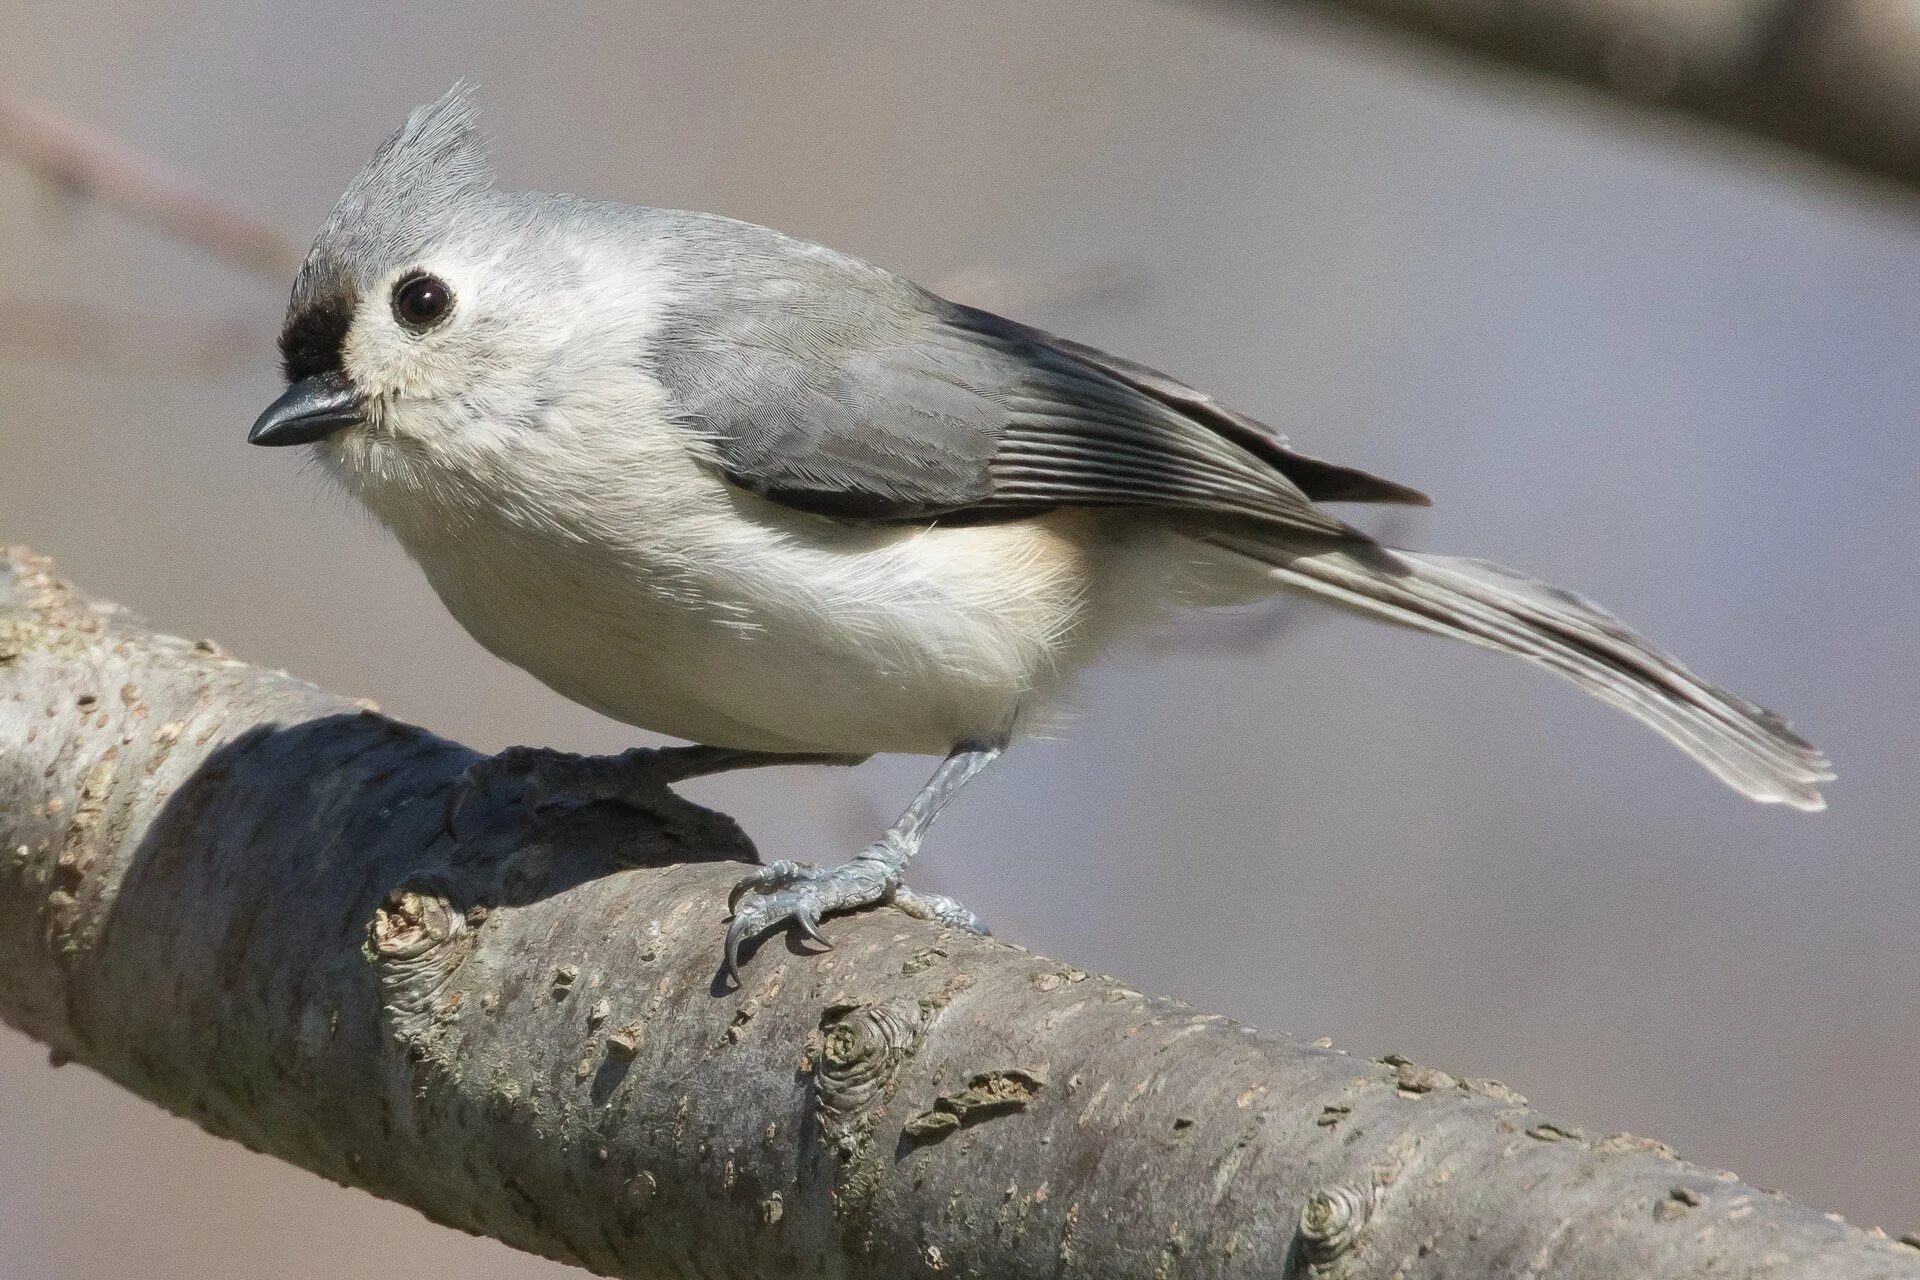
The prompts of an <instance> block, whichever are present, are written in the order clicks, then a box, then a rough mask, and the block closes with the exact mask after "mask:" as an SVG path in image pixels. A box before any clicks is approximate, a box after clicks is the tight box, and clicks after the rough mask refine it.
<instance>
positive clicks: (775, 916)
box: [727, 842, 987, 983]
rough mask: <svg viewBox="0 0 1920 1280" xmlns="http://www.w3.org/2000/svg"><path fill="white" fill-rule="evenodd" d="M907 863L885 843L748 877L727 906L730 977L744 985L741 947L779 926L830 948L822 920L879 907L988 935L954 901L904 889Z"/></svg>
mask: <svg viewBox="0 0 1920 1280" xmlns="http://www.w3.org/2000/svg"><path fill="white" fill-rule="evenodd" d="M905 861H906V859H905V858H904V857H902V856H901V854H900V851H899V850H897V849H895V848H893V847H892V846H890V845H888V844H886V843H884V842H883V843H881V844H877V845H875V846H873V847H872V848H870V849H868V850H867V851H866V852H864V853H862V854H861V855H860V856H859V857H857V858H854V859H853V860H852V861H851V862H846V863H842V864H841V865H840V866H837V867H815V866H810V865H808V864H807V863H804V862H788V861H786V860H785V859H784V858H783V859H781V860H780V861H778V862H772V863H769V864H767V865H766V866H764V867H761V868H760V869H759V870H758V871H755V872H754V873H753V874H752V875H750V876H747V877H746V878H745V879H743V880H741V881H740V882H739V883H738V884H736V885H734V887H733V893H732V896H731V897H730V898H729V899H728V904H727V905H728V906H729V908H730V909H731V910H732V911H733V920H732V922H731V923H729V924H728V925H727V973H728V975H729V976H730V977H732V979H733V980H734V982H735V983H738V982H739V981H740V947H741V945H742V944H743V943H745V942H746V941H747V939H749V938H752V937H755V936H756V935H758V934H761V933H764V932H765V931H766V930H768V929H771V928H774V927H775V926H777V925H792V926H793V927H794V928H795V929H797V930H799V931H800V933H801V935H802V936H804V937H806V938H807V939H808V940H810V941H813V942H817V943H819V944H820V945H821V946H823V947H831V946H832V945H833V944H832V943H830V942H828V941H827V940H826V939H825V938H823V937H821V936H820V921H821V919H822V918H823V917H825V916H827V915H830V914H832V913H833V912H836V911H856V910H858V909H860V908H861V907H869V906H873V905H875V904H890V905H892V906H895V907H898V908H899V909H900V910H902V911H904V912H906V913H907V914H908V915H910V916H913V917H914V918H916V919H919V920H931V921H934V922H936V923H939V924H944V925H948V926H950V927H952V928H956V929H965V930H967V931H969V932H971V933H985V932H987V927H986V926H985V925H984V924H982V923H980V917H978V916H976V915H974V914H973V912H971V911H969V910H968V909H967V908H966V907H964V906H962V905H961V904H960V903H958V902H956V901H954V900H953V899H952V898H949V897H947V896H946V895H945V894H939V893H917V892H915V891H914V890H912V889H909V888H908V887H907V886H906V885H905V884H904V883H902V882H901V879H900V872H899V866H900V864H901V863H903V862H905ZM749 895H751V897H749ZM742 899H747V900H746V901H744V902H743V901H742Z"/></svg>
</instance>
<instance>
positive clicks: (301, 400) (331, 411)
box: [247, 373, 367, 445]
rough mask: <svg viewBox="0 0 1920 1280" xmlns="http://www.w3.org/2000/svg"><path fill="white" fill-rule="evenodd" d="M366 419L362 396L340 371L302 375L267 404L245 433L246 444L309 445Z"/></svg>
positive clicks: (365, 406)
mask: <svg viewBox="0 0 1920 1280" xmlns="http://www.w3.org/2000/svg"><path fill="white" fill-rule="evenodd" d="M366 420H367V402H366V397H364V396H362V395H361V394H360V393H359V392H358V391H356V390H354V387H353V384H352V383H351V382H349V381H348V380H347V377H346V375H345V374H343V373H320V374H315V375H314V376H313V377H311V378H302V379H300V381H298V382H296V383H294V384H293V385H292V386H290V387H288V388H287V390H286V394H284V395H282V396H281V397H280V398H279V399H278V400H275V401H274V402H273V403H272V404H270V405H268V406H267V411H266V412H265V413H263V414H261V415H260V417H259V418H258V419H256V420H255V422H254V424H253V430H251V431H249V432H247V443H248V444H265V445H283V444H309V443H311V442H312V441H315V440H324V439H326V438H327V437H328V436H330V435H332V434H333V433H334V432H336V431H341V430H344V429H346V428H347V427H357V426H359V425H360V424H362V423H364V422H365V421H366Z"/></svg>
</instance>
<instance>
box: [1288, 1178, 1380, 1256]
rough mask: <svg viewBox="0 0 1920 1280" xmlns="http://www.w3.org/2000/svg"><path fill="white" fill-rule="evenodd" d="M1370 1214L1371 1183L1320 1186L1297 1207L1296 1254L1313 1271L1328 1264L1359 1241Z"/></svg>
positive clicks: (1371, 1211)
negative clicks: (1363, 1185)
mask: <svg viewBox="0 0 1920 1280" xmlns="http://www.w3.org/2000/svg"><path fill="white" fill-rule="evenodd" d="M1372 1214H1373V1189H1372V1188H1371V1187H1366V1188H1361V1187H1352V1186H1345V1185H1337V1186H1332V1187H1321V1188H1320V1189H1319V1190H1317V1191H1315V1192H1314V1193H1313V1194H1312V1195H1310V1196H1308V1197H1307V1202H1306V1204H1304V1205H1302V1206H1301V1208H1300V1227H1299V1241H1300V1256H1301V1257H1302V1258H1304V1259H1305V1260H1306V1263H1307V1266H1308V1267H1309V1268H1311V1269H1313V1270H1316V1271H1320V1270H1324V1269H1326V1268H1328V1267H1330V1266H1332V1265H1333V1264H1334V1263H1335V1262H1338V1261H1339V1260H1340V1258H1341V1257H1342V1256H1344V1255H1345V1254H1347V1253H1348V1252H1350V1251H1351V1250H1352V1249H1353V1247H1354V1245H1355V1244H1357V1243H1358V1242H1359V1240H1360V1232H1361V1231H1362V1230H1363V1229H1364V1228H1365V1227H1366V1225H1367V1219H1368V1218H1369V1217H1370V1216H1372Z"/></svg>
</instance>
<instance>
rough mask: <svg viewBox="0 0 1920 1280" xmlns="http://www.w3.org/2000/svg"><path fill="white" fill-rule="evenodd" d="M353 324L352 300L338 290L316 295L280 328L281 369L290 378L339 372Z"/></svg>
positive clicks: (289, 380)
mask: <svg viewBox="0 0 1920 1280" xmlns="http://www.w3.org/2000/svg"><path fill="white" fill-rule="evenodd" d="M352 324H353V300H352V299H351V298H349V297H345V296H342V295H338V294H334V295H330V296H326V297H320V298H314V299H312V300H311V301H308V302H306V303H304V304H302V305H301V307H300V308H299V309H298V310H297V311H294V312H293V313H292V314H291V315H289V316H288V317H287V323H286V326H285V327H284V328H282V329H281V330H280V369H281V372H283V373H285V374H286V377H287V381H288V382H298V381H300V379H302V378H311V377H313V376H314V375H315V374H320V373H338V372H339V371H340V361H341V358H342V356H341V348H343V347H344V346H346V342H347V329H348V328H349V327H350V326H351V325H352Z"/></svg>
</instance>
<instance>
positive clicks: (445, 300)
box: [393, 271, 453, 331]
mask: <svg viewBox="0 0 1920 1280" xmlns="http://www.w3.org/2000/svg"><path fill="white" fill-rule="evenodd" d="M451 310H453V290H451V289H449V288H447V282H446V281H444V280H442V279H440V277H438V276H430V275H428V274H427V273H426V272H424V271H417V272H415V273H414V274H412V275H410V276H403V277H402V278H401V280H400V283H399V284H396V285H395V286H393V316H394V319H396V320H398V321H399V322H400V323H401V324H403V325H405V326H406V327H407V328H409V329H413V330H416V331H418V330H424V329H431V328H432V327H433V326H434V325H436V324H439V323H440V322H441V321H442V320H444V319H446V318H447V312H449V311H451Z"/></svg>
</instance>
